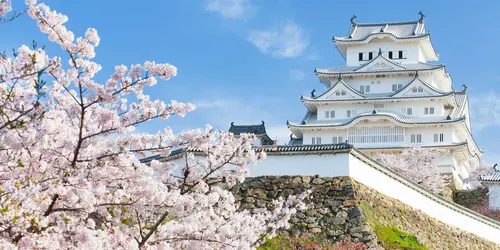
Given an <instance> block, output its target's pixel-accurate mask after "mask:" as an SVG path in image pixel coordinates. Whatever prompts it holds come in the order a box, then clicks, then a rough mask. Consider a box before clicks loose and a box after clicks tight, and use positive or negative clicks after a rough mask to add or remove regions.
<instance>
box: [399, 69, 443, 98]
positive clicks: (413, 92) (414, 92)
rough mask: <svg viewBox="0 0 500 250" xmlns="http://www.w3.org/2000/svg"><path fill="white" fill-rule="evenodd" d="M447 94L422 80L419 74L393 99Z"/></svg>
mask: <svg viewBox="0 0 500 250" xmlns="http://www.w3.org/2000/svg"><path fill="white" fill-rule="evenodd" d="M443 94H446V93H445V92H443V91H441V90H439V89H436V88H434V87H433V86H431V85H430V84H428V83H427V82H425V81H424V80H422V79H421V78H420V77H419V76H418V74H417V76H416V77H415V78H414V79H413V80H412V81H411V82H410V83H408V84H406V86H404V87H403V88H402V89H400V90H398V91H397V92H396V93H394V94H393V95H392V97H404V96H425V95H443Z"/></svg>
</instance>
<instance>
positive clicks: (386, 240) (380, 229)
mask: <svg viewBox="0 0 500 250" xmlns="http://www.w3.org/2000/svg"><path fill="white" fill-rule="evenodd" d="M360 206H361V208H362V209H363V212H364V214H365V216H366V219H367V221H368V222H369V223H370V225H371V226H372V228H373V229H374V231H375V234H376V235H377V238H378V241H379V243H381V245H382V247H384V248H385V249H407V250H429V249H428V248H427V247H426V246H424V245H422V244H420V243H419V242H418V241H417V238H416V237H415V235H413V234H409V233H406V232H403V231H401V230H399V229H398V228H397V227H395V226H387V225H382V224H381V223H380V222H379V218H384V220H385V221H390V219H391V216H390V215H385V214H380V213H378V212H377V211H374V210H373V209H372V208H371V207H370V206H369V205H368V204H366V203H365V202H361V204H360Z"/></svg>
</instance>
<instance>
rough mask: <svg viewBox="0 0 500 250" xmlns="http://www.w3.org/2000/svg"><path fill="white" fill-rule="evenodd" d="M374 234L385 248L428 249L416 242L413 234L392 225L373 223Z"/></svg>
mask: <svg viewBox="0 0 500 250" xmlns="http://www.w3.org/2000/svg"><path fill="white" fill-rule="evenodd" d="M375 234H377V237H378V240H379V241H381V242H382V247H384V248H385V249H394V248H396V249H399V248H402V249H412V250H417V249H418V250H428V248H427V247H425V246H424V245H421V244H420V243H418V241H417V238H416V237H415V235H412V234H409V233H406V232H403V231H400V230H398V229H397V228H394V227H387V226H383V225H380V224H378V225H375Z"/></svg>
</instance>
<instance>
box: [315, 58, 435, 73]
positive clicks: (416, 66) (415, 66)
mask: <svg viewBox="0 0 500 250" xmlns="http://www.w3.org/2000/svg"><path fill="white" fill-rule="evenodd" d="M372 60H375V59H372ZM370 62H371V61H370ZM364 65H365V64H363V65H360V66H341V67H335V68H330V69H316V70H315V73H317V74H339V73H340V74H346V75H349V74H366V73H380V72H404V71H417V70H433V69H439V68H443V67H444V65H442V64H430V63H408V64H398V65H399V66H401V67H403V68H405V69H403V70H401V69H397V70H377V71H363V72H357V71H356V70H358V69H359V68H361V67H363V66H364Z"/></svg>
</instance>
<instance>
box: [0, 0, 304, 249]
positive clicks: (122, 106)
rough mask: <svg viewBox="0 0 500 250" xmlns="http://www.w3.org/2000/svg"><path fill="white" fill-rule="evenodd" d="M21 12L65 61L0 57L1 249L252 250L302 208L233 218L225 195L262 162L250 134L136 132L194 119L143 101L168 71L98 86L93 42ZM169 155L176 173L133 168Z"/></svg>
mask: <svg viewBox="0 0 500 250" xmlns="http://www.w3.org/2000/svg"><path fill="white" fill-rule="evenodd" d="M7 5H8V8H10V1H6V0H3V1H2V0H0V16H1V15H2V14H3V15H4V14H5V12H6V11H10V9H8V8H7V7H6V6H7ZM26 5H27V8H28V10H27V14H28V15H29V16H30V17H31V18H32V19H33V20H34V21H35V22H36V24H37V25H38V27H39V29H40V31H41V32H42V33H45V34H47V36H48V39H49V40H51V41H53V42H55V43H56V44H58V45H59V46H60V47H61V52H62V53H64V54H65V55H64V56H65V58H68V60H67V61H65V62H63V60H61V58H62V57H50V56H49V55H47V54H46V52H45V51H44V50H43V49H39V48H36V46H33V47H31V48H30V47H28V46H24V45H23V46H21V47H19V48H18V49H17V50H16V53H15V54H14V55H12V56H11V57H8V56H6V57H2V58H0V244H1V245H2V247H4V248H5V249H35V248H38V249H139V248H141V249H180V248H181V249H251V248H255V247H256V246H258V245H259V244H260V243H262V239H263V237H272V236H273V235H275V234H276V230H278V229H279V228H287V227H288V226H289V224H288V220H289V219H290V216H292V215H293V214H294V213H295V212H296V210H297V209H303V204H302V201H303V199H304V198H305V196H306V195H307V193H304V194H302V195H299V196H291V197H289V198H288V199H287V200H284V199H279V200H276V201H273V203H272V205H273V209H272V210H267V209H263V210H258V211H256V212H255V213H250V212H249V211H240V210H239V209H238V205H237V204H236V203H235V198H234V196H233V194H232V193H231V192H230V191H228V189H227V187H229V188H230V187H232V186H233V185H235V184H237V183H240V182H242V181H244V179H245V177H246V176H248V173H249V169H248V168H247V166H248V165H250V164H255V163H256V162H257V161H258V160H261V159H264V158H265V153H264V152H260V151H256V150H254V148H253V147H252V141H253V140H254V139H255V136H254V135H251V134H242V135H241V136H238V137H236V136H234V135H233V134H231V133H227V132H218V131H216V130H214V129H213V128H212V127H211V126H209V125H207V126H206V127H205V129H204V130H202V129H196V130H190V131H183V132H180V133H177V134H176V133H174V132H173V131H172V130H171V129H169V128H165V129H164V130H162V131H159V132H158V133H156V134H151V133H134V130H135V128H136V127H138V126H140V125H142V124H143V123H146V122H148V121H150V120H154V119H168V118H169V117H171V116H174V115H177V116H180V117H183V116H185V115H186V114H187V113H189V112H191V111H193V110H194V109H195V106H194V105H193V104H191V103H183V102H178V101H170V102H168V103H166V102H163V101H160V100H151V99H150V97H149V96H148V95H146V94H144V91H143V89H144V88H146V87H150V86H153V85H155V84H165V83H164V82H165V81H166V80H169V79H171V78H172V77H174V76H176V75H177V68H176V67H175V66H173V65H170V64H166V63H156V62H152V61H146V62H145V63H144V64H142V65H140V64H136V65H131V66H130V67H127V66H125V65H119V66H116V67H115V70H114V72H113V73H112V74H111V75H110V76H109V79H107V80H105V81H104V82H99V81H98V80H96V79H94V76H95V75H96V74H97V73H98V72H99V71H100V70H101V69H102V66H101V65H99V64H98V63H97V62H95V61H93V59H94V58H95V48H96V47H97V46H98V45H99V44H100V42H101V41H100V38H99V35H98V32H97V31H96V30H95V29H92V28H89V29H87V31H86V32H85V33H84V36H83V37H76V38H75V33H73V32H71V31H69V30H68V29H67V28H66V26H65V23H66V22H67V21H68V17H67V16H65V15H63V14H61V13H58V12H56V11H54V10H51V9H50V8H49V7H48V6H47V5H45V4H43V3H39V4H37V2H36V1H34V0H28V1H26ZM158 80H160V81H158ZM178 149H183V151H176V152H180V154H181V155H180V156H181V159H183V162H182V163H181V164H176V163H174V162H171V161H170V162H164V161H158V160H152V161H151V162H149V163H148V164H146V163H142V162H141V161H139V160H138V159H139V158H142V157H144V156H146V154H162V155H170V154H171V153H172V152H173V151H174V150H178ZM220 185H223V186H225V187H226V188H222V187H221V186H220Z"/></svg>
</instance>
